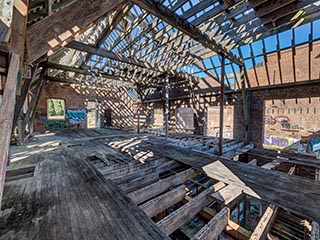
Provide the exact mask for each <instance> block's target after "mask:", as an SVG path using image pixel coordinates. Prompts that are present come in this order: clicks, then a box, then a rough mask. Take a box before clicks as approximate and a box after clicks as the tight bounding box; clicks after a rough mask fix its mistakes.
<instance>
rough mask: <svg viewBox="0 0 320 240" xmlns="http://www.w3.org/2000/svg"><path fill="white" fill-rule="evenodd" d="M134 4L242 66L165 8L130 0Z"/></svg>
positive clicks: (213, 41) (147, 0) (151, 1)
mask: <svg viewBox="0 0 320 240" xmlns="http://www.w3.org/2000/svg"><path fill="white" fill-rule="evenodd" d="M132 1H133V2H134V3H135V4H137V5H138V6H140V7H141V8H143V9H144V10H146V11H147V12H149V13H151V14H153V15H155V16H156V17H158V18H160V19H162V20H163V21H165V22H167V23H169V24H170V25H172V26H173V27H175V28H177V29H178V30H180V31H181V32H183V33H185V34H186V35H188V36H190V37H191V38H193V39H194V40H196V41H198V42H200V43H201V44H202V45H203V46H204V47H206V48H209V49H211V50H212V51H214V52H216V53H220V54H223V55H224V56H225V57H226V58H228V59H229V60H230V61H231V62H233V63H235V64H237V65H239V66H242V65H243V62H242V60H241V59H239V58H238V57H237V56H235V55H234V54H232V53H231V52H230V51H228V50H227V49H226V48H223V47H222V46H221V45H220V44H219V43H217V42H216V41H215V40H214V39H211V38H210V37H209V36H208V35H206V34H204V33H202V32H201V31H200V30H199V29H198V28H196V27H195V26H194V25H192V24H191V23H189V22H188V21H187V20H186V19H184V18H183V17H181V16H179V15H178V14H176V13H175V12H173V11H171V10H170V9H168V8H166V7H165V6H163V5H161V4H158V3H156V2H155V1H154V0H132Z"/></svg>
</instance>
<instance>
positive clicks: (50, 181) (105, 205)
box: [0, 132, 168, 240]
mask: <svg viewBox="0 0 320 240" xmlns="http://www.w3.org/2000/svg"><path fill="white" fill-rule="evenodd" d="M89 134H90V133H89ZM72 135H74V134H72ZM87 135H88V133H86V132H84V133H83V137H85V136H87ZM90 135H92V136H94V135H97V134H90ZM81 148H82V146H77V147H72V148H67V147H59V148H58V149H52V150H51V151H48V152H46V153H41V155H34V156H31V157H33V158H38V159H37V161H35V162H37V163H36V164H35V165H36V168H35V172H34V176H33V177H29V178H25V179H20V180H15V181H11V182H7V183H6V184H5V191H4V200H3V205H2V209H1V213H0V239H1V240H2V239H5V240H8V239H19V240H24V239H46V240H47V239H48V240H50V239H119V240H126V239H128V240H129V239H148V240H149V239H168V237H167V236H166V235H165V234H164V233H163V232H162V231H161V230H160V229H159V227H158V226H157V225H156V224H155V223H154V222H152V221H151V219H149V218H148V216H147V215H146V214H145V213H144V212H143V211H142V210H141V209H140V208H139V207H137V206H136V205H135V204H134V203H133V202H132V201H131V200H130V199H129V198H128V197H127V196H126V195H125V194H124V193H123V192H122V191H121V190H120V189H119V188H118V187H117V186H116V185H115V184H114V183H112V182H111V181H109V180H106V179H103V178H101V176H98V175H97V174H96V172H95V171H94V170H93V167H92V166H91V165H90V164H89V163H88V162H87V161H86V160H85V159H83V158H82V157H83V155H84V154H83V151H85V150H86V148H83V149H84V150H83V151H82V153H81ZM77 152H78V153H77ZM89 154H91V153H89ZM24 161H26V162H27V160H24Z"/></svg>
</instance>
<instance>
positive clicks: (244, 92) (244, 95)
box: [240, 66, 249, 144]
mask: <svg viewBox="0 0 320 240" xmlns="http://www.w3.org/2000/svg"><path fill="white" fill-rule="evenodd" d="M244 71H245V69H244V67H243V66H242V67H240V77H241V88H242V106H243V114H244V123H245V136H244V141H245V143H246V144H247V143H248V137H249V124H248V117H249V114H248V103H247V90H246V83H245V72H244Z"/></svg>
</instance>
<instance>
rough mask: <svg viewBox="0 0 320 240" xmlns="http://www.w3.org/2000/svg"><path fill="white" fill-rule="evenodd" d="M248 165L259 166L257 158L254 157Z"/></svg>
mask: <svg viewBox="0 0 320 240" xmlns="http://www.w3.org/2000/svg"><path fill="white" fill-rule="evenodd" d="M248 165H252V166H257V159H252V160H251V161H250V162H248Z"/></svg>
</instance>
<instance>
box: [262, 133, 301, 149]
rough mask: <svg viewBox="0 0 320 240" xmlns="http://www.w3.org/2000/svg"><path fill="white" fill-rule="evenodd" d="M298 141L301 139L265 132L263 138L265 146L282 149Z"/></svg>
mask: <svg viewBox="0 0 320 240" xmlns="http://www.w3.org/2000/svg"><path fill="white" fill-rule="evenodd" d="M297 141H299V139H296V138H289V137H281V136H274V135H269V134H265V136H264V139H263V147H266V148H278V149H282V148H285V147H288V146H290V145H291V144H294V143H295V142H297Z"/></svg>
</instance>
